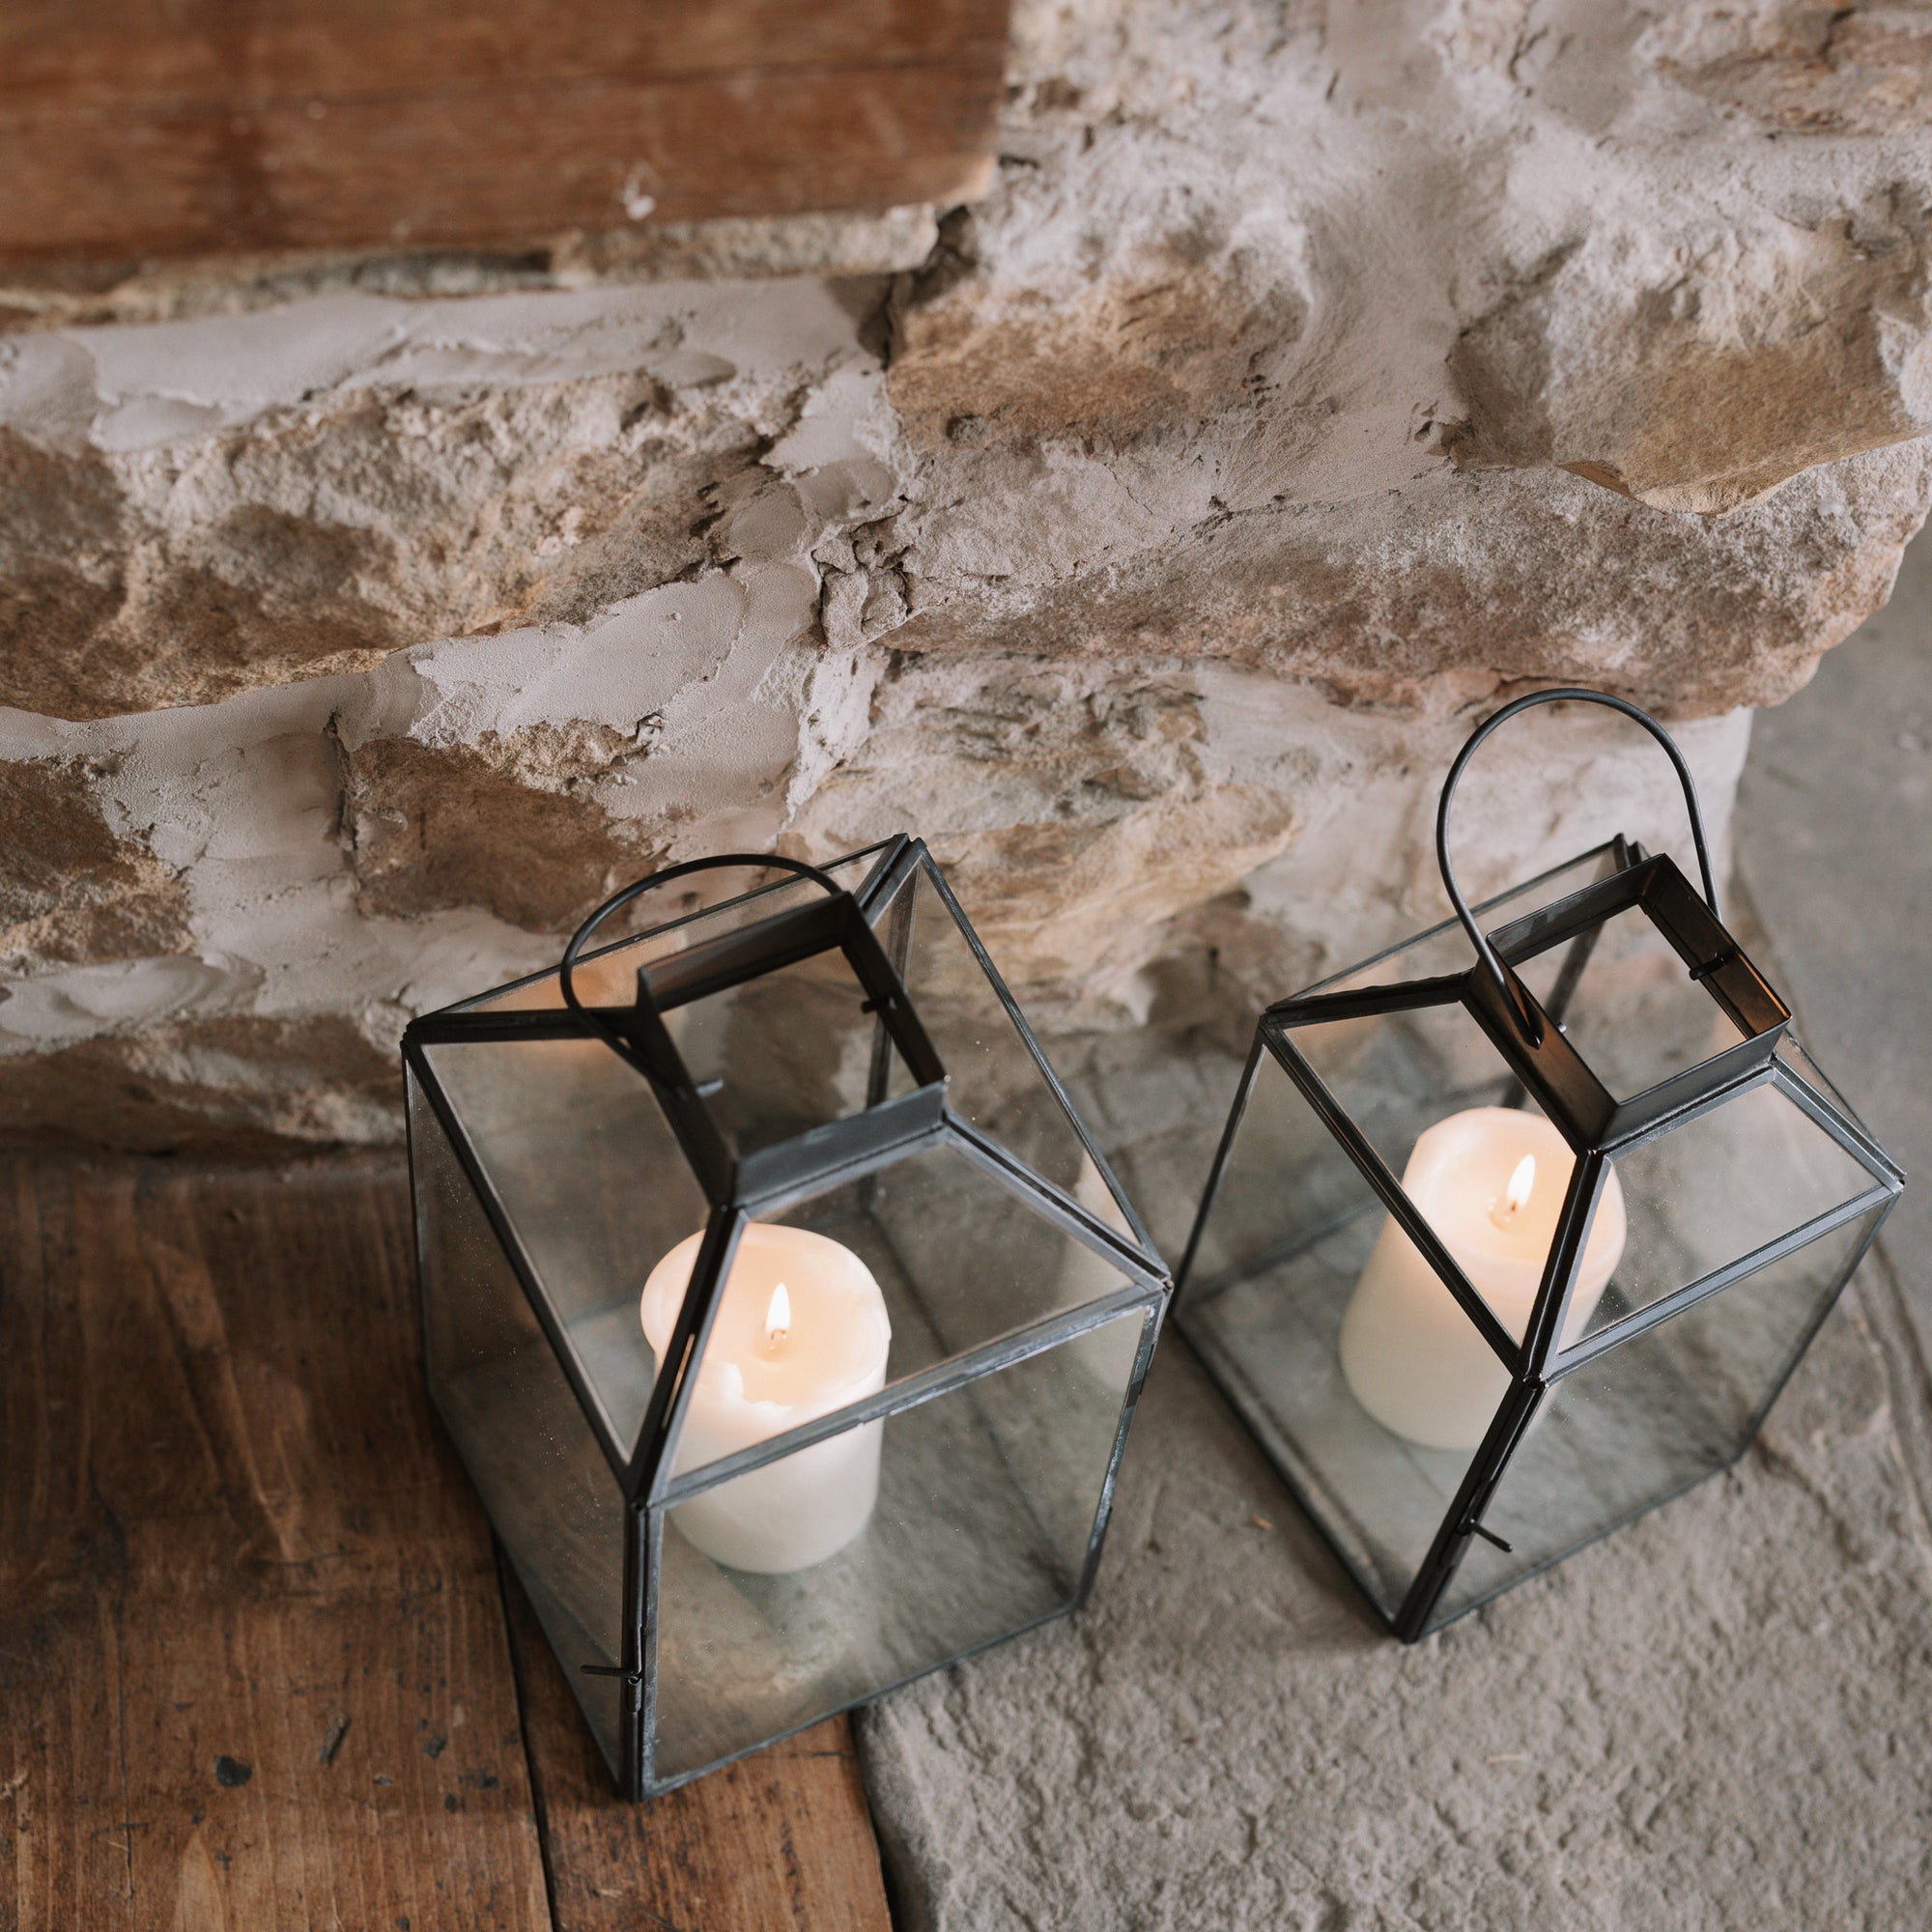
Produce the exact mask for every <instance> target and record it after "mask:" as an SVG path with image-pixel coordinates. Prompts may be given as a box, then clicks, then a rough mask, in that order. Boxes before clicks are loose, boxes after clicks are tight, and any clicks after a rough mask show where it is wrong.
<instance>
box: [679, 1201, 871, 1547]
mask: <svg viewBox="0 0 1932 1932" xmlns="http://www.w3.org/2000/svg"><path fill="white" fill-rule="evenodd" d="M702 1239H703V1236H702V1235H701V1234H699V1235H693V1236H690V1237H689V1238H688V1239H686V1240H682V1241H680V1242H679V1243H678V1244H677V1246H676V1247H674V1248H672V1249H671V1251H670V1252H669V1253H668V1255H666V1256H665V1258H664V1259H663V1260H662V1261H661V1262H659V1263H658V1264H657V1266H656V1267H654V1268H653V1269H652V1270H651V1273H650V1279H649V1280H648V1281H646V1282H645V1283H644V1294H643V1305H642V1314H643V1322H644V1334H645V1337H646V1338H647V1339H648V1341H649V1342H650V1345H651V1348H652V1350H654V1352H655V1353H656V1355H657V1358H658V1361H659V1362H660V1363H662V1362H663V1361H664V1357H665V1350H667V1349H668V1347H669V1345H670V1337H671V1329H672V1327H673V1326H674V1325H675V1323H676V1321H677V1316H678V1310H679V1308H680V1307H681V1306H682V1304H683V1301H684V1293H685V1290H686V1289H687V1288H688V1287H689V1286H690V1283H691V1271H692V1269H693V1268H694V1267H695V1266H696V1264H697V1249H698V1244H699V1242H700V1241H701V1240H702ZM892 1339H893V1327H892V1322H891V1321H890V1320H889V1319H888V1317H887V1315H886V1302H885V1296H884V1295H882V1294H881V1293H879V1284H878V1283H877V1282H876V1281H875V1280H874V1279H873V1278H872V1271H871V1269H870V1268H868V1267H867V1265H866V1264H865V1263H864V1262H862V1261H861V1260H860V1259H859V1257H858V1256H857V1255H855V1254H854V1253H853V1252H852V1250H851V1249H850V1248H847V1247H844V1246H841V1245H840V1244H839V1243H838V1241H834V1240H829V1239H827V1237H826V1236H823V1235H815V1234H813V1233H812V1232H811V1231H810V1229H809V1228H782V1227H778V1226H775V1225H773V1224H771V1223H769V1222H763V1221H753V1222H752V1223H750V1224H749V1225H748V1226H747V1227H746V1228H745V1230H744V1231H743V1233H742V1234H741V1235H740V1236H739V1237H738V1248H737V1252H736V1254H735V1255H734V1256H733V1257H732V1260H731V1272H730V1273H729V1274H728V1275H727V1276H726V1277H725V1292H724V1295H723V1297H722V1300H721V1302H720V1305H719V1308H718V1313H717V1316H716V1318H715V1320H714V1321H713V1322H712V1325H711V1337H710V1340H709V1342H708V1343H707V1345H706V1347H705V1350H704V1354H703V1358H702V1359H701V1361H700V1362H699V1364H698V1370H697V1382H696V1387H694V1388H693V1390H692V1391H691V1400H690V1403H689V1404H688V1405H687V1406H686V1408H685V1412H684V1427H683V1430H682V1432H681V1433H680V1435H679V1436H678V1444H677V1456H676V1459H675V1461H674V1462H673V1463H672V1465H671V1473H672V1474H673V1475H674V1476H675V1475H681V1474H683V1473H684V1472H685V1471H686V1470H688V1469H696V1468H700V1467H702V1466H703V1465H704V1464H705V1463H714V1462H716V1461H717V1460H718V1459H719V1458H720V1457H721V1456H728V1455H731V1454H732V1453H734V1452H735V1451H737V1450H739V1449H746V1448H749V1447H750V1446H751V1445H752V1444H753V1442H763V1441H765V1440H766V1439H767V1438H768V1437H770V1436H773V1435H782V1434H783V1433H784V1431H786V1430H787V1429H795V1428H797V1426H798V1425H799V1424H800V1423H802V1422H810V1420H811V1419H812V1418H813V1417H814V1416H819V1415H826V1414H829V1413H830V1412H831V1411H832V1410H833V1409H836V1408H843V1407H844V1406H846V1405H847V1404H848V1403H854V1402H857V1401H859V1400H860V1398H861V1397H864V1396H868V1395H873V1394H875V1393H877V1391H878V1390H880V1389H881V1388H883V1387H884V1386H885V1382H886V1352H887V1350H888V1348H889V1347H890V1345H891V1343H892ZM879 1438H880V1425H879V1424H878V1423H876V1422H869V1423H867V1424H865V1425H863V1426H862V1427H861V1428H858V1429H848V1430H846V1431H844V1432H843V1433H842V1434H841V1435H833V1436H829V1437H828V1438H827V1439H826V1440H825V1441H823V1442H815V1443H813V1444H812V1445H811V1446H810V1448H808V1449H797V1450H794V1451H793V1452H792V1453H791V1454H790V1455H789V1456H786V1457H782V1458H781V1460H780V1461H778V1462H776V1463H766V1464H765V1465H764V1467H763V1468H760V1469H753V1470H752V1471H751V1472H750V1473H749V1474H746V1475H743V1476H739V1477H737V1478H735V1479H734V1480H733V1481H731V1482H728V1483H724V1484H721V1485H720V1486H719V1487H718V1488H717V1489H715V1490H706V1491H705V1492H703V1493H702V1494H700V1495H696V1496H693V1497H692V1498H691V1500H690V1501H689V1502H685V1503H681V1504H679V1505H678V1507H677V1508H676V1509H675V1510H674V1511H673V1512H672V1516H673V1518H674V1519H675V1520H676V1523H677V1527H678V1529H679V1530H680V1531H681V1532H682V1533H683V1535H684V1537H685V1538H686V1540H687V1541H688V1542H690V1543H692V1544H694V1545H695V1546H696V1548H699V1549H701V1550H702V1551H703V1552H704V1553H705V1555H707V1556H710V1557H713V1558H715V1559H716V1560H717V1561H718V1562H720V1563H725V1564H729V1565H730V1567H731V1568H732V1569H734V1570H756V1571H762V1572H765V1573H767V1574H771V1573H776V1572H781V1571H787V1570H803V1569H805V1568H807V1567H808V1566H809V1565H810V1564H813V1563H822V1562H823V1561H824V1560H825V1559H826V1558H827V1557H828V1556H831V1555H833V1554H835V1553H836V1552H837V1551H838V1550H840V1549H843V1548H845V1546H846V1545H847V1544H848V1543H850V1542H851V1541H852V1539H853V1538H854V1537H856V1536H857V1535H858V1534H859V1532H860V1531H861V1530H863V1529H864V1528H865V1527H866V1524H867V1520H869V1519H870V1517H871V1514H872V1506H873V1504H874V1503H875V1502H876V1501H877V1500H878V1494H879Z"/></svg>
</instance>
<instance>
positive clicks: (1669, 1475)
mask: <svg viewBox="0 0 1932 1932" xmlns="http://www.w3.org/2000/svg"><path fill="white" fill-rule="evenodd" d="M1883 1211H1884V1207H1883V1204H1881V1205H1880V1206H1879V1207H1875V1208H1871V1209H1869V1210H1868V1211H1867V1212H1865V1213H1863V1214H1861V1215H1860V1216H1858V1217H1857V1218H1856V1219H1854V1220H1851V1221H1848V1222H1845V1223H1842V1224H1841V1225H1840V1226H1838V1227H1836V1228H1834V1229H1833V1230H1832V1231H1830V1232H1829V1233H1827V1234H1824V1235H1821V1236H1819V1237H1818V1238H1817V1239H1816V1240H1814V1241H1812V1242H1810V1243H1809V1244H1808V1245H1806V1246H1804V1247H1802V1248H1799V1249H1797V1250H1796V1251H1795V1252H1793V1253H1791V1254H1788V1255H1786V1256H1784V1257H1783V1258H1782V1259H1781V1260H1779V1261H1775V1262H1772V1263H1770V1264H1767V1265H1766V1266H1764V1267H1762V1268H1760V1269H1759V1270H1758V1271H1757V1272H1756V1273H1755V1274H1751V1275H1747V1276H1746V1277H1745V1278H1744V1279H1743V1280H1742V1281H1739V1282H1736V1283H1734V1284H1733V1285H1732V1286H1730V1287H1729V1288H1725V1289H1720V1290H1719V1291H1718V1292H1717V1293H1714V1294H1711V1295H1707V1296H1706V1297H1705V1298H1704V1299H1703V1300H1701V1301H1697V1302H1693V1303H1692V1304H1691V1305H1690V1307H1689V1308H1687V1309H1684V1310H1682V1311H1681V1312H1680V1313H1678V1314H1676V1315H1673V1316H1671V1317H1669V1318H1668V1319H1667V1320H1665V1321H1662V1322H1660V1323H1659V1324H1658V1325H1657V1326H1656V1327H1654V1328H1651V1329H1647V1330H1646V1331H1644V1332H1643V1333H1641V1334H1638V1335H1634V1336H1633V1337H1631V1338H1630V1339H1629V1340H1627V1341H1624V1342H1622V1343H1620V1344H1618V1345H1617V1346H1615V1347H1613V1348H1611V1349H1609V1350H1607V1351H1606V1352H1605V1353H1604V1354H1601V1355H1598V1356H1596V1357H1595V1358H1594V1359H1592V1360H1590V1361H1588V1362H1585V1363H1583V1364H1582V1365H1581V1366H1580V1367H1579V1368H1577V1369H1576V1370H1574V1371H1572V1372H1571V1373H1570V1374H1568V1375H1566V1376H1563V1377H1562V1378H1559V1379H1558V1380H1557V1381H1555V1382H1553V1383H1552V1384H1551V1385H1550V1387H1549V1389H1548V1392H1547V1393H1546V1394H1545V1396H1544V1398H1543V1402H1542V1405H1541V1406H1540V1407H1539V1409H1538V1412H1537V1413H1536V1415H1535V1416H1534V1417H1533V1418H1532V1419H1531V1422H1530V1425H1529V1428H1528V1430H1527V1432H1526V1434H1525V1435H1524V1437H1523V1439H1522V1440H1521V1441H1520V1443H1519V1445H1518V1447H1517V1450H1516V1453H1515V1455H1514V1456H1513V1458H1512V1459H1511V1461H1510V1463H1509V1465H1508V1467H1507V1468H1506V1469H1505V1470H1504V1472H1503V1476H1502V1480H1501V1482H1500V1483H1499V1484H1498V1485H1497V1487H1496V1490H1495V1492H1494V1494H1493V1495H1492V1498H1491V1500H1490V1502H1489V1504H1488V1506H1487V1507H1486V1508H1485V1509H1484V1511H1483V1524H1484V1527H1485V1528H1487V1529H1489V1530H1492V1531H1493V1532H1494V1533H1495V1534H1496V1535H1497V1536H1500V1537H1501V1538H1502V1539H1503V1540H1504V1541H1505V1542H1507V1543H1509V1544H1511V1545H1512V1546H1513V1548H1511V1549H1510V1550H1508V1551H1505V1550H1501V1549H1498V1548H1495V1546H1494V1545H1493V1544H1491V1543H1488V1542H1486V1541H1484V1540H1482V1539H1480V1538H1472V1539H1471V1540H1470V1542H1469V1545H1468V1548H1467V1549H1466V1551H1465V1552H1464V1554H1463V1560H1462V1562H1461V1564H1460V1565H1459V1566H1458V1568H1457V1570H1456V1573H1455V1575H1454V1576H1453V1577H1451V1578H1450V1581H1449V1584H1448V1587H1447V1588H1446V1589H1445V1590H1444V1591H1443V1593H1442V1596H1441V1598H1440V1600H1439V1601H1438V1603H1437V1605H1436V1606H1435V1611H1434V1613H1433V1615H1432V1617H1431V1628H1435V1627H1436V1626H1439V1625H1441V1624H1444V1623H1447V1622H1448V1621H1449V1620H1450V1619H1451V1618H1452V1617H1456V1616H1460V1615H1461V1614H1462V1613H1463V1611H1464V1610H1467V1609H1470V1608H1472V1607H1473V1606H1474V1605H1477V1604H1479V1603H1481V1602H1483V1601H1484V1599H1485V1598H1488V1597H1491V1596H1493V1595H1494V1594H1495V1593H1496V1592H1497V1591H1499V1590H1505V1589H1507V1588H1509V1586H1510V1585H1511V1584H1513V1583H1516V1582H1519V1581H1520V1580H1521V1578H1522V1577H1526V1576H1528V1575H1529V1574H1530V1573H1531V1572H1533V1571H1536V1570H1540V1569H1543V1568H1544V1567H1546V1566H1547V1565H1548V1564H1550V1563H1554V1562H1556V1561H1557V1560H1558V1559H1559V1558H1561V1557H1563V1556H1566V1555H1568V1554H1569V1553H1570V1552H1571V1551H1572V1550H1574V1549H1577V1548H1581V1547H1582V1546H1583V1545H1584V1544H1587V1543H1591V1542H1594V1541H1595V1540H1596V1539H1597V1538H1598V1537H1600V1536H1602V1535H1604V1534H1605V1533H1606V1532H1607V1531H1609V1530H1611V1529H1614V1528H1616V1527H1617V1525H1618V1524H1620V1523H1623V1522H1627V1521H1628V1520H1630V1519H1631V1518H1632V1517H1634V1516H1637V1515H1640V1514H1641V1513H1642V1512H1643V1511H1644V1510H1646V1509H1649V1508H1651V1507H1652V1506H1653V1505H1655V1504H1657V1503H1661V1502H1663V1501H1666V1500H1667V1499H1668V1498H1669V1497H1671V1496H1674V1495H1676V1494H1678V1493H1679V1492H1681V1491H1683V1490H1686V1489H1689V1488H1690V1486H1691V1485H1692V1484H1693V1483H1697V1482H1699V1481H1701V1480H1702V1479H1703V1478H1704V1477H1706V1476H1708V1475H1710V1474H1712V1473H1713V1472H1714V1471H1716V1470H1718V1469H1720V1468H1723V1467H1724V1466H1725V1465H1726V1464H1727V1463H1731V1462H1733V1461H1735V1460H1736V1459H1737V1457H1738V1456H1739V1455H1741V1454H1742V1453H1743V1452H1744V1450H1745V1449H1746V1448H1747V1446H1748V1444H1749V1442H1750V1439H1751V1437H1752V1436H1753V1435H1755V1434H1756V1432H1757V1428H1758V1425H1759V1423H1760V1422H1761V1421H1762V1420H1763V1417H1764V1411H1765V1409H1766V1407H1767V1406H1769V1404H1770V1403H1771V1401H1772V1399H1773V1398H1774V1397H1775V1396H1776V1393H1777V1391H1778V1389H1779V1388H1780V1387H1782V1385H1783V1383H1784V1379H1785V1378H1786V1377H1787V1376H1788V1375H1789V1374H1790V1372H1791V1370H1792V1368H1793V1367H1794V1366H1795V1364H1796V1362H1797V1360H1798V1357H1799V1356H1800V1354H1801V1353H1803V1351H1804V1347H1805V1344H1806V1343H1807V1342H1809V1340H1810V1339H1811V1334H1812V1331H1813V1330H1814V1328H1815V1327H1816V1326H1817V1323H1818V1321H1819V1320H1820V1319H1821V1317H1822V1316H1823V1315H1824V1314H1825V1312H1826V1310H1827V1309H1829V1308H1830V1306H1831V1305H1832V1301H1833V1297H1834V1296H1835V1295H1836V1293H1837V1292H1838V1290H1839V1288H1840V1286H1841V1285H1842V1283H1843V1281H1844V1279H1845V1276H1846V1273H1847V1272H1848V1271H1849V1269H1850V1268H1851V1267H1852V1266H1853V1265H1854V1264H1855V1263H1856V1262H1857V1260H1858V1258H1859V1256H1860V1254H1861V1252H1862V1251H1863V1248H1864V1244H1865V1242H1866V1240H1867V1239H1868V1238H1869V1236H1870V1234H1871V1231H1872V1228H1873V1227H1874V1225H1875V1224H1876V1222H1877V1220H1878V1218H1879V1217H1880V1215H1881V1214H1882V1213H1883Z"/></svg>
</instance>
